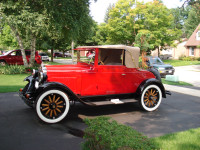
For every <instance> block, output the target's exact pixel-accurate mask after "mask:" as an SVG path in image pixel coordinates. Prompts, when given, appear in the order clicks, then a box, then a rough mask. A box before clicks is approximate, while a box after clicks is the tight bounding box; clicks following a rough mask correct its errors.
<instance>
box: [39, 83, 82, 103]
mask: <svg viewBox="0 0 200 150" xmlns="http://www.w3.org/2000/svg"><path fill="white" fill-rule="evenodd" d="M50 89H60V90H62V91H63V92H65V93H66V94H68V95H69V96H70V97H73V99H74V100H79V98H78V96H77V95H76V94H75V93H74V92H72V90H71V89H70V88H68V87H67V86H66V85H64V84H62V83H59V82H44V83H43V84H42V85H40V86H39V88H38V89H37V90H36V95H39V94H40V93H41V92H43V91H46V90H50Z"/></svg>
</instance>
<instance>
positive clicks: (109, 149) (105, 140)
mask: <svg viewBox="0 0 200 150" xmlns="http://www.w3.org/2000/svg"><path fill="white" fill-rule="evenodd" d="M84 122H85V123H86V124H87V125H88V128H86V129H85V135H84V139H85V140H86V141H85V142H84V143H82V146H83V149H84V150H133V149H134V150H138V149H139V150H141V149H145V150H148V149H158V148H157V147H156V146H155V144H154V143H153V142H152V141H151V140H150V139H148V138H147V137H146V136H143V135H142V134H141V133H139V132H138V131H136V130H133V129H132V128H131V127H128V126H125V125H121V124H118V123H117V122H116V121H113V120H112V121H111V120H110V118H108V117H98V118H95V119H85V120H84Z"/></svg>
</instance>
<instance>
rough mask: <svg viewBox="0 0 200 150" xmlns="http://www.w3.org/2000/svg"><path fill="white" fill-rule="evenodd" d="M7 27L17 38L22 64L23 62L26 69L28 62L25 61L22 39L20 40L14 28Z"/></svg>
mask: <svg viewBox="0 0 200 150" xmlns="http://www.w3.org/2000/svg"><path fill="white" fill-rule="evenodd" d="M9 26H10V28H11V29H12V31H13V32H14V34H15V36H16V38H17V41H18V44H19V47H20V49H21V52H22V59H23V62H24V66H25V67H28V62H27V59H26V53H25V50H24V45H23V42H22V39H21V37H20V35H19V33H18V32H17V30H16V28H15V27H14V26H12V25H9Z"/></svg>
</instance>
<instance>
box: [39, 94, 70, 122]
mask: <svg viewBox="0 0 200 150" xmlns="http://www.w3.org/2000/svg"><path fill="white" fill-rule="evenodd" d="M68 110H69V99H68V97H67V95H66V94H65V93H64V92H62V91H60V90H49V91H46V92H44V93H42V94H41V95H40V96H39V98H38V101H37V104H36V112H37V114H38V116H39V117H40V119H41V120H43V121H45V122H47V123H57V122H59V121H61V120H62V119H63V118H64V117H65V116H66V115H67V113H68Z"/></svg>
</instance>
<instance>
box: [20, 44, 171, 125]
mask: <svg viewBox="0 0 200 150" xmlns="http://www.w3.org/2000/svg"><path fill="white" fill-rule="evenodd" d="M76 50H77V64H73V65H47V66H45V67H42V68H41V69H40V70H39V71H35V70H34V71H33V74H32V76H29V77H27V78H25V81H28V84H27V85H26V86H25V87H24V89H20V92H19V95H20V97H21V98H22V99H23V100H24V102H25V103H26V104H27V105H29V106H31V107H35V108H36V112H37V115H38V116H39V118H40V119H41V120H43V121H44V122H47V123H57V122H59V121H61V120H63V119H64V118H65V117H66V115H67V114H68V111H69V109H70V104H73V102H75V101H79V102H81V103H83V104H86V105H90V106H99V105H108V104H122V103H130V102H139V104H140V106H141V108H142V109H144V110H145V111H154V110H156V109H157V108H158V107H159V105H160V103H161V100H162V98H166V94H170V92H169V91H165V88H164V86H163V84H162V83H161V81H160V79H159V78H157V74H156V73H155V72H154V71H147V70H142V69H140V68H138V61H139V54H140V50H139V48H137V47H129V46H123V45H114V46H113V45H108V46H83V47H78V48H77V49H76ZM80 51H86V52H85V53H87V52H88V51H94V52H95V57H94V58H91V59H90V60H89V59H88V58H85V57H83V58H82V57H80ZM158 75H159V73H158Z"/></svg>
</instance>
